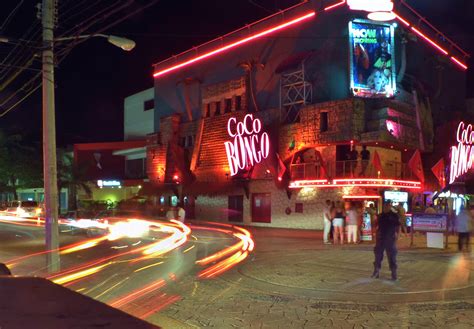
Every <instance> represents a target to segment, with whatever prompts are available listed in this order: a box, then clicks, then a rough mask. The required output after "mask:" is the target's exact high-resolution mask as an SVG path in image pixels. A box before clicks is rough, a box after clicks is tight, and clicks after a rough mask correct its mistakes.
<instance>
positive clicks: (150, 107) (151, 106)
mask: <svg viewBox="0 0 474 329" xmlns="http://www.w3.org/2000/svg"><path fill="white" fill-rule="evenodd" d="M143 108H144V109H145V111H149V110H153V109H154V108H155V100H154V99H150V100H147V101H145V102H144V103H143Z"/></svg>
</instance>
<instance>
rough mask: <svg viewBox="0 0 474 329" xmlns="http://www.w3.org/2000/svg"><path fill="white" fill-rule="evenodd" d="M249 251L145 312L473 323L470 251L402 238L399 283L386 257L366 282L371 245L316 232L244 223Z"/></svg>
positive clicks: (207, 323)
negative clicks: (328, 239) (326, 240)
mask: <svg viewBox="0 0 474 329" xmlns="http://www.w3.org/2000/svg"><path fill="white" fill-rule="evenodd" d="M248 229H249V230H250V231H251V232H252V234H253V235H254V240H255V242H256V248H255V251H254V253H253V254H252V255H251V256H250V257H249V258H248V259H247V260H246V261H245V263H244V264H241V265H240V266H238V267H237V268H234V269H233V270H231V271H229V272H227V273H226V274H224V275H223V276H222V277H220V278H218V279H215V280H211V281H202V280H195V279H192V278H191V277H190V278H189V282H187V283H181V284H176V285H175V286H174V287H172V289H173V293H175V294H179V295H180V296H181V297H182V298H181V300H180V301H178V302H177V303H175V304H173V305H171V306H170V307H169V308H168V309H166V310H164V311H162V312H161V313H160V314H156V315H154V316H152V317H150V319H149V320H150V321H151V322H152V323H155V324H157V325H162V326H163V327H165V328H166V325H165V323H163V322H160V319H161V320H163V319H164V318H167V319H173V320H176V321H181V323H182V327H183V328H192V327H199V328H202V327H214V328H236V327H238V328H321V327H336V328H364V327H366V328H374V327H379V328H382V327H384V328H387V327H388V328H408V327H421V326H425V327H444V328H446V327H450V328H472V327H473V326H474V276H473V275H472V274H473V270H474V268H473V266H472V265H473V261H472V260H473V258H472V257H471V255H470V254H468V255H466V254H464V255H463V254H458V253H456V252H454V250H455V247H456V245H455V243H456V241H457V239H456V238H455V237H450V245H449V247H450V248H449V249H448V250H439V249H427V248H425V247H424V246H425V245H426V244H425V242H424V239H425V238H424V236H417V237H416V238H415V247H414V248H410V247H409V244H410V238H409V237H402V238H401V240H400V241H399V247H400V250H399V257H398V264H399V279H400V280H399V281H398V282H392V281H390V280H388V278H390V271H389V270H388V264H387V262H386V260H385V261H384V263H383V269H382V277H381V279H371V278H370V274H371V273H372V270H373V267H372V262H373V244H371V243H365V242H364V243H362V244H359V245H343V246H333V245H324V244H323V243H322V233H321V232H314V231H302V230H287V229H269V228H248Z"/></svg>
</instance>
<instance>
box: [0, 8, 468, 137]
mask: <svg viewBox="0 0 474 329" xmlns="http://www.w3.org/2000/svg"><path fill="white" fill-rule="evenodd" d="M18 1H20V0H3V1H2V9H6V8H8V9H7V10H2V13H1V14H0V22H3V20H4V19H5V16H6V14H7V13H8V12H9V11H10V10H11V9H12V8H13V7H14V6H15V4H17V3H18ZM80 1H82V2H84V4H87V3H89V4H91V3H94V2H95V1H97V0H74V1H72V0H66V1H62V0H60V1H59V3H60V4H61V3H63V9H64V8H67V6H68V5H69V4H71V5H72V4H73V3H79V2H80ZM35 2H36V1H25V2H24V4H23V5H22V7H21V11H20V12H18V13H17V15H16V16H15V19H14V20H13V21H12V22H11V23H10V24H9V25H8V26H7V28H6V29H5V30H4V31H3V32H0V33H2V34H3V35H5V34H10V35H13V36H14V37H18V35H20V34H21V33H22V31H24V30H25V29H26V26H29V25H30V24H32V22H33V21H34V20H35V18H34V16H35V9H34V3H35ZM145 2H146V1H138V5H139V4H140V3H142V4H143V3H145ZM297 2H299V1H297V0H280V1H278V0H254V1H248V0H226V1H222V0H220V1H215V0H200V1H198V0H162V1H159V2H158V3H157V4H155V5H154V6H153V7H152V8H149V9H147V10H145V11H144V12H142V13H140V14H138V15H136V16H134V17H132V18H129V19H128V20H127V21H125V22H123V23H121V24H119V25H117V26H116V27H113V28H111V29H109V30H108V31H107V33H108V34H115V35H119V36H126V37H129V38H131V39H133V40H135V41H136V43H137V46H136V48H135V49H134V50H133V51H131V52H124V51H122V50H121V49H119V48H116V47H114V46H112V45H110V44H108V43H107V42H106V40H105V39H101V38H95V39H91V40H88V41H87V42H85V43H83V44H81V45H78V46H77V47H76V48H74V49H73V50H72V51H71V53H70V55H69V56H68V57H67V58H66V59H65V60H64V61H63V62H62V63H61V64H60V65H59V67H57V69H56V77H55V78H56V85H57V88H56V113H57V128H58V144H60V145H65V144H69V143H75V142H100V141H117V140H121V139H122V138H123V100H124V98H125V97H127V96H129V95H131V94H134V93H136V92H138V91H141V90H143V89H146V88H150V87H152V86H153V79H152V64H153V63H155V62H158V61H160V60H162V59H165V58H166V57H168V56H170V55H173V54H177V53H179V52H181V51H184V50H187V49H188V48H190V47H192V46H195V45H199V44H200V43H203V42H205V41H208V40H210V39H212V38H215V37H217V36H219V35H222V34H225V33H227V32H230V31H232V30H233V29H236V28H239V27H241V26H243V25H245V24H246V23H251V22H252V21H255V20H257V19H260V18H262V17H265V16H267V15H268V14H269V13H271V12H274V11H275V10H276V9H278V8H282V9H284V8H286V7H288V6H289V5H291V4H294V3H297ZM7 3H10V4H9V5H7ZM408 3H410V4H412V5H413V6H414V7H416V8H417V9H418V10H419V11H420V12H421V13H423V14H424V15H425V16H426V18H427V19H429V20H430V21H431V22H432V23H433V24H434V25H435V26H438V27H439V28H440V29H441V30H442V31H443V32H445V33H446V34H447V35H448V36H449V37H451V38H452V39H454V40H455V41H459V44H460V45H461V46H462V47H464V48H465V49H466V50H469V51H470V52H472V51H473V50H474V49H473V48H474V47H473V44H474V39H473V33H472V31H473V30H474V29H473V28H472V26H471V24H472V23H471V22H470V19H471V18H472V17H473V15H474V1H471V0H450V1H423V0H411V1H408ZM72 23H74V22H72ZM58 24H59V26H58V32H60V31H64V30H65V28H66V27H67V26H70V25H67V24H66V23H65V24H62V22H61V21H59V22H58ZM69 24H71V22H69ZM6 53H8V48H6V47H2V48H0V59H1V58H2V57H4V56H5V54H6ZM471 63H472V61H471ZM38 64H39V63H37V66H35V67H39V66H38ZM471 65H472V64H471ZM470 75H471V76H472V70H470ZM471 80H472V79H471ZM470 85H473V83H471V84H470ZM471 95H472V93H471ZM472 96H474V95H472ZM0 97H1V98H3V97H4V94H0ZM12 126H17V127H20V128H21V129H22V130H25V131H27V132H29V133H31V134H33V136H36V138H39V136H40V131H41V92H40V91H38V92H36V93H35V94H34V95H33V96H32V97H30V98H28V100H27V101H25V102H24V103H22V105H21V106H19V107H18V108H16V109H15V110H13V111H12V112H11V113H9V114H7V115H6V116H5V117H3V118H0V127H12Z"/></svg>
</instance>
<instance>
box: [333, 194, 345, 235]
mask: <svg viewBox="0 0 474 329" xmlns="http://www.w3.org/2000/svg"><path fill="white" fill-rule="evenodd" d="M332 218H333V220H332V225H333V226H334V244H336V243H337V241H338V240H339V243H340V244H344V219H345V218H346V211H345V209H344V206H343V205H342V203H341V201H339V200H338V201H336V205H335V207H334V209H333V210H332Z"/></svg>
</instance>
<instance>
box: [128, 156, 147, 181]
mask: <svg viewBox="0 0 474 329" xmlns="http://www.w3.org/2000/svg"><path fill="white" fill-rule="evenodd" d="M145 166H146V160H145V159H143V158H142V159H133V160H127V161H126V162H125V177H126V178H132V179H139V178H145V177H146V174H145V173H146V167H145Z"/></svg>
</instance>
